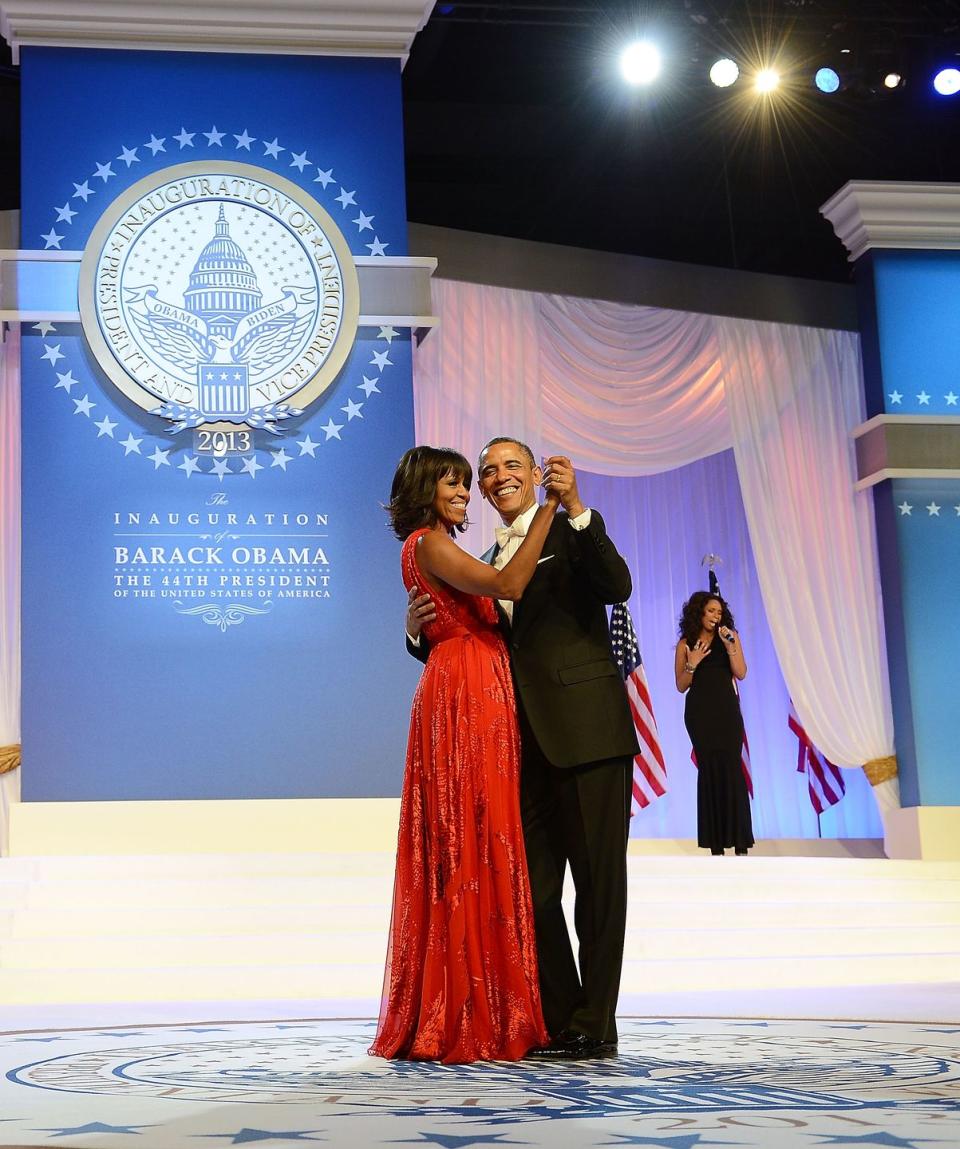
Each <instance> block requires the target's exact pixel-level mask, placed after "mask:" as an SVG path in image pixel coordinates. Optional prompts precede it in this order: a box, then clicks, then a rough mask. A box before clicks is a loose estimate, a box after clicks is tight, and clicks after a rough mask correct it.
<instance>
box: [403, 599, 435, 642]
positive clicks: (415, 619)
mask: <svg viewBox="0 0 960 1149" xmlns="http://www.w3.org/2000/svg"><path fill="white" fill-rule="evenodd" d="M436 617H437V612H436V608H435V607H434V605H433V599H432V598H431V597H430V594H429V592H428V593H426V594H421V593H420V590H419V588H418V587H415V586H412V587H411V588H410V592H409V594H408V595H407V634H408V635H409V636H410V638H412V639H414V640H417V639H419V637H420V631H421V630H422V629H423V627H424V626H425V625H426V624H427V623H428V622H433V621H434V620H435V619H436Z"/></svg>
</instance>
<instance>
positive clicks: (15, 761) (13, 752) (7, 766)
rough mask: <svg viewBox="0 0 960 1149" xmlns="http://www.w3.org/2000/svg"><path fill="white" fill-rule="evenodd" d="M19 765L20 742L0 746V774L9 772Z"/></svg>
mask: <svg viewBox="0 0 960 1149" xmlns="http://www.w3.org/2000/svg"><path fill="white" fill-rule="evenodd" d="M19 765H20V743H19V742H15V743H14V744H13V745H12V746H0V774H9V773H10V771H11V770H16V768H17V767H18V766H19Z"/></svg>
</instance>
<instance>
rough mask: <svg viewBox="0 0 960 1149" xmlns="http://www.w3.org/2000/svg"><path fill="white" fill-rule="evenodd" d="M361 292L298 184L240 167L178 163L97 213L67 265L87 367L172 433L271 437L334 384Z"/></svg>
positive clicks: (332, 229)
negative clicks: (222, 430) (77, 261)
mask: <svg viewBox="0 0 960 1149" xmlns="http://www.w3.org/2000/svg"><path fill="white" fill-rule="evenodd" d="M359 310H360V293H359V286H358V282H357V274H356V269H355V266H354V263H353V258H352V256H351V254H350V249H349V247H348V246H347V242H346V240H345V239H344V237H343V235H342V234H341V232H340V231H339V229H338V228H337V226H336V224H335V223H334V222H333V220H332V219H331V218H330V216H329V215H328V214H327V213H326V212H325V211H324V209H323V208H322V207H321V206H320V204H318V203H317V202H316V201H315V200H314V199H313V198H312V197H311V196H309V195H308V194H307V193H306V192H305V191H304V190H303V189H302V188H300V187H298V186H297V185H295V184H293V183H291V182H290V181H289V180H286V179H283V178H282V177H281V176H277V175H275V174H274V173H273V172H270V171H267V170H265V169H263V168H259V167H255V166H252V165H247V164H241V163H231V162H224V161H221V162H209V163H203V162H197V163H190V164H180V165H177V166H175V167H170V168H165V169H164V170H163V171H160V172H157V173H156V174H154V175H152V176H149V177H147V178H146V179H142V180H140V181H139V182H138V183H136V184H134V185H133V186H132V187H130V188H129V189H128V190H127V191H126V192H124V193H123V194H122V195H121V196H119V197H118V198H117V199H116V200H114V202H113V203H112V204H111V205H110V207H109V208H107V210H106V211H105V212H104V213H103V215H102V216H101V217H100V220H99V221H98V223H97V225H96V227H95V228H94V230H93V233H92V235H91V236H90V240H89V242H88V244H87V247H86V250H85V252H84V256H83V261H82V263H81V268H80V314H81V320H82V325H83V331H84V335H85V337H86V339H87V342H88V343H89V345H90V348H91V349H92V351H93V354H94V356H95V357H96V359H97V362H98V363H99V364H100V366H101V367H102V368H103V370H104V371H105V372H106V374H107V376H108V377H109V378H110V379H111V381H112V382H113V383H114V384H116V386H117V387H118V388H119V389H120V390H121V391H122V392H123V394H124V395H126V396H127V398H128V399H131V400H132V401H133V402H134V403H136V404H137V405H138V406H140V407H142V408H143V409H144V410H145V411H149V412H151V413H152V414H154V415H159V416H160V417H162V418H164V419H168V420H170V421H171V422H172V423H173V424H174V426H173V427H172V428H171V430H175V431H176V430H183V429H184V428H187V427H190V428H195V427H202V426H213V425H216V424H217V423H224V422H226V423H230V424H242V425H246V426H249V427H252V428H262V429H264V430H267V431H271V432H273V433H276V427H275V424H276V423H277V422H278V421H280V420H282V419H285V418H288V417H289V416H291V415H298V414H301V413H302V410H303V408H304V407H306V406H308V405H309V404H310V403H312V402H313V401H314V400H316V399H317V398H318V396H320V395H321V394H322V393H323V391H324V390H325V389H326V388H327V387H329V385H330V384H331V383H332V382H333V380H334V379H335V378H336V376H337V373H338V372H339V371H340V369H341V367H342V366H343V364H344V362H345V360H346V358H347V355H348V354H349V352H350V349H351V347H352V346H353V341H354V337H355V334H356V329H357V318H358V315H359Z"/></svg>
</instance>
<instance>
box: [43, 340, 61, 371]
mask: <svg viewBox="0 0 960 1149" xmlns="http://www.w3.org/2000/svg"><path fill="white" fill-rule="evenodd" d="M43 346H44V349H45V350H44V352H43V354H42V355H41V356H40V358H41V359H46V360H48V361H49V363H50V366H51V367H55V366H56V364H57V362H58V361H59V360H60V359H66V355H64V354H63V352H62V351H61V350H60V344H59V343H54V344H52V345H51V344H49V343H44V345H43Z"/></svg>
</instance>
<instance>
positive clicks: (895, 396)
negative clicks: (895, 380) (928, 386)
mask: <svg viewBox="0 0 960 1149" xmlns="http://www.w3.org/2000/svg"><path fill="white" fill-rule="evenodd" d="M890 402H891V403H902V402H903V394H902V393H901V392H900V391H891V392H890Z"/></svg>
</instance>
